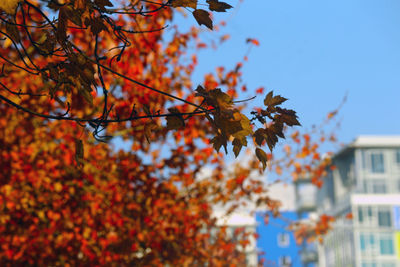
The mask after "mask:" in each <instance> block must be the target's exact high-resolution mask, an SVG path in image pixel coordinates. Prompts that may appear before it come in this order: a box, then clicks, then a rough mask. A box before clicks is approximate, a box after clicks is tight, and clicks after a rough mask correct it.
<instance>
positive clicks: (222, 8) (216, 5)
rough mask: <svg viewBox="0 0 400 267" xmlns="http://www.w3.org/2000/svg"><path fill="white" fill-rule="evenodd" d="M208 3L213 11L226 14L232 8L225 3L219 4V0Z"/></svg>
mask: <svg viewBox="0 0 400 267" xmlns="http://www.w3.org/2000/svg"><path fill="white" fill-rule="evenodd" d="M206 2H207V3H208V5H209V9H210V10H211V11H217V12H226V10H227V9H230V8H232V6H231V5H229V4H227V3H225V2H219V1H218V0H207V1H206Z"/></svg>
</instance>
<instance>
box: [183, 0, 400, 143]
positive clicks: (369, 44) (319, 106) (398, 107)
mask: <svg viewBox="0 0 400 267" xmlns="http://www.w3.org/2000/svg"><path fill="white" fill-rule="evenodd" d="M227 2H229V3H230V4H231V5H233V6H234V7H235V8H234V9H231V10H229V11H228V13H227V14H222V13H215V14H214V17H215V19H216V20H218V19H219V18H223V19H225V20H227V27H226V28H225V29H223V32H226V33H229V34H230V35H231V39H230V40H229V41H228V42H226V43H224V44H222V45H221V47H219V49H218V50H216V51H204V52H202V53H200V54H199V63H200V66H199V69H198V70H197V73H196V75H195V79H196V77H197V79H200V77H202V76H203V75H204V73H207V72H210V71H214V67H215V66H219V65H224V66H227V67H232V66H233V65H234V64H235V63H236V62H237V61H239V60H241V58H242V57H243V55H244V54H245V52H246V49H247V47H248V46H247V45H246V43H245V40H246V38H248V37H251V38H256V39H258V40H259V41H260V43H261V45H260V46H259V47H254V48H253V49H252V51H251V53H250V55H249V62H248V63H247V64H246V65H245V67H244V69H243V72H244V80H245V81H246V83H247V84H248V86H249V88H253V89H256V88H258V87H260V86H265V87H266V89H267V91H269V90H274V92H275V93H278V94H281V95H283V96H285V97H287V98H289V101H288V102H287V107H289V108H293V109H295V110H296V111H297V112H298V115H299V117H300V121H301V123H302V124H303V125H304V126H305V127H310V126H311V125H313V124H319V123H320V122H321V120H322V119H323V118H325V116H326V114H327V113H328V112H329V111H331V110H333V109H335V108H336V107H337V106H338V105H339V103H340V102H341V100H342V99H343V97H344V96H345V95H346V93H347V94H348V99H347V102H346V104H345V105H344V107H343V108H342V110H341V116H343V120H342V126H341V129H340V131H339V132H338V136H339V140H340V141H342V142H349V141H351V140H352V139H354V138H355V137H356V136H358V135H360V134H374V135H396V134H400V118H399V117H400V27H399V26H400V16H398V12H399V11H400V1H397V0H381V1H373V0H351V1H345V0H335V1H320V0H301V1H299V0H264V1H252V0H244V1H243V2H242V3H239V2H238V1H227ZM193 22H194V19H193V18H192V17H191V16H188V17H187V18H185V19H183V20H182V19H178V21H177V23H185V24H191V23H193ZM194 23H195V22H194ZM203 28H204V26H203ZM218 36H219V35H218ZM216 37H217V34H216V33H214V32H211V31H208V30H206V29H205V30H204V33H203V37H202V38H206V39H208V40H209V39H212V38H216ZM261 100H262V97H259V101H260V102H261ZM254 104H257V101H256V103H254Z"/></svg>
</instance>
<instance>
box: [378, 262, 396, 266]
mask: <svg viewBox="0 0 400 267" xmlns="http://www.w3.org/2000/svg"><path fill="white" fill-rule="evenodd" d="M381 266H382V267H396V263H392V262H386V263H382V265H381Z"/></svg>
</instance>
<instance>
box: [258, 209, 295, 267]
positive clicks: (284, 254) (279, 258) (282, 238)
mask: <svg viewBox="0 0 400 267" xmlns="http://www.w3.org/2000/svg"><path fill="white" fill-rule="evenodd" d="M264 218H265V212H257V214H256V220H257V234H258V239H257V248H258V250H259V252H260V257H261V258H263V259H264V263H263V266H264V267H300V266H301V261H300V248H299V246H298V245H297V244H296V241H295V239H294V236H293V233H292V232H291V231H289V230H288V229H287V226H288V220H290V221H296V220H297V213H296V212H295V211H283V212H282V213H281V218H273V217H272V216H269V217H268V224H267V225H266V224H265V223H264Z"/></svg>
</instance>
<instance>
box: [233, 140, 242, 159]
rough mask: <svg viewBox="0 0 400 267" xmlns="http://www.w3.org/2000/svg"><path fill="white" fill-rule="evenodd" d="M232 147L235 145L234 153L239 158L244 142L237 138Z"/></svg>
mask: <svg viewBox="0 0 400 267" xmlns="http://www.w3.org/2000/svg"><path fill="white" fill-rule="evenodd" d="M232 145H233V153H235V157H237V156H238V155H239V153H240V150H242V147H243V145H242V141H241V140H240V139H237V138H235V139H233V142H232Z"/></svg>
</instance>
